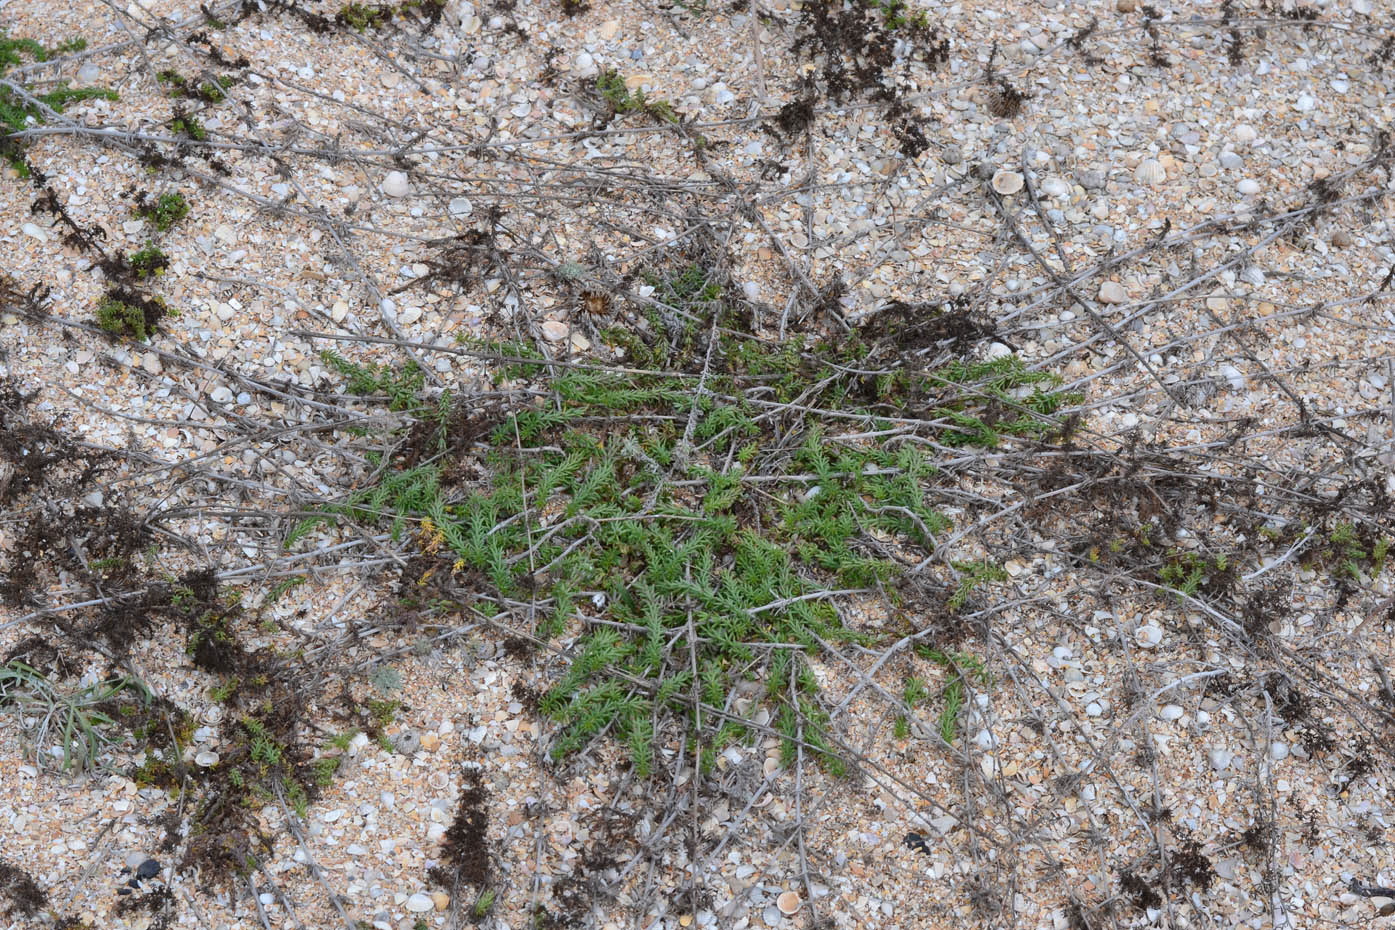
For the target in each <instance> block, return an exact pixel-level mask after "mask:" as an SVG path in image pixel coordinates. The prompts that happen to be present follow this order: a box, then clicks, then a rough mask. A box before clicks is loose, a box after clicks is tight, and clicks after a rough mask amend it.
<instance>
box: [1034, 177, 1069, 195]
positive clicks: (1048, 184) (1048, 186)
mask: <svg viewBox="0 0 1395 930" xmlns="http://www.w3.org/2000/svg"><path fill="white" fill-rule="evenodd" d="M1041 192H1042V193H1043V194H1045V195H1046V196H1048V197H1068V196H1070V184H1068V183H1067V182H1066V181H1065V180H1063V179H1062V178H1047V179H1046V180H1045V181H1042V182H1041Z"/></svg>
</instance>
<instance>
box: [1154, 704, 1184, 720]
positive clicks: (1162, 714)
mask: <svg viewBox="0 0 1395 930" xmlns="http://www.w3.org/2000/svg"><path fill="white" fill-rule="evenodd" d="M1183 713H1185V711H1183V710H1182V705H1181V704H1164V705H1163V706H1162V708H1161V709H1160V710H1159V711H1158V717H1159V718H1161V719H1163V720H1167V721H1172V720H1179V719H1181V717H1182V714H1183Z"/></svg>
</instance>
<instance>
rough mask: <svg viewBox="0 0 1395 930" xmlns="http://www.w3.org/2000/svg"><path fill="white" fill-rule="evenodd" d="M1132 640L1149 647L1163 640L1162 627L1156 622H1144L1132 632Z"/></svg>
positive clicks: (1146, 647)
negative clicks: (1136, 630)
mask: <svg viewBox="0 0 1395 930" xmlns="http://www.w3.org/2000/svg"><path fill="white" fill-rule="evenodd" d="M1134 641H1135V642H1137V643H1138V645H1140V646H1142V647H1143V648H1145V649H1151V648H1153V647H1154V646H1156V645H1158V644H1159V643H1161V642H1162V641H1163V631H1162V627H1160V626H1158V625H1157V624H1156V623H1145V624H1144V625H1143V626H1141V627H1139V628H1138V632H1136V633H1135V634H1134Z"/></svg>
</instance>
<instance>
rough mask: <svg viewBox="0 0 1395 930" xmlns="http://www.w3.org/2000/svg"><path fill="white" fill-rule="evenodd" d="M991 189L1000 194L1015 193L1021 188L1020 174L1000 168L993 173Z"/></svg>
mask: <svg viewBox="0 0 1395 930" xmlns="http://www.w3.org/2000/svg"><path fill="white" fill-rule="evenodd" d="M993 189H994V190H995V191H997V192H998V193H1000V194H1015V193H1017V192H1018V191H1020V190H1021V189H1022V175H1020V174H1018V173H1017V172H1016V171H1009V170H1008V169H1006V168H1000V169H998V171H997V172H996V173H995V174H994V175H993Z"/></svg>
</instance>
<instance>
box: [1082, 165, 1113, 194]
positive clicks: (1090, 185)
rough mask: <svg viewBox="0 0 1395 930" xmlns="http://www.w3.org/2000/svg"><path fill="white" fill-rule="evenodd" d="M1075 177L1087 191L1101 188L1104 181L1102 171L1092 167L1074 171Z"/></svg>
mask: <svg viewBox="0 0 1395 930" xmlns="http://www.w3.org/2000/svg"><path fill="white" fill-rule="evenodd" d="M1075 179H1076V180H1077V181H1079V182H1080V186H1081V187H1083V188H1085V189H1086V190H1087V191H1097V190H1103V189H1104V185H1105V181H1106V177H1105V174H1104V172H1103V171H1099V170H1097V169H1093V168H1092V169H1088V170H1085V171H1078V172H1076V175H1075Z"/></svg>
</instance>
